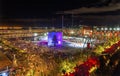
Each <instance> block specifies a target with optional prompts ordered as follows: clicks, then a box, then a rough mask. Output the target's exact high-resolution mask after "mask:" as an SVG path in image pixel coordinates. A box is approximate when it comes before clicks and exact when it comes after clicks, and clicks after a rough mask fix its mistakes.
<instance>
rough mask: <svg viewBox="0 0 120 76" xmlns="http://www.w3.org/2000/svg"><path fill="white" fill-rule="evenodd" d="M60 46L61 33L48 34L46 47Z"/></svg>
mask: <svg viewBox="0 0 120 76" xmlns="http://www.w3.org/2000/svg"><path fill="white" fill-rule="evenodd" d="M61 45H62V32H49V33H48V46H61Z"/></svg>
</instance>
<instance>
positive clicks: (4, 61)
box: [0, 51, 12, 70]
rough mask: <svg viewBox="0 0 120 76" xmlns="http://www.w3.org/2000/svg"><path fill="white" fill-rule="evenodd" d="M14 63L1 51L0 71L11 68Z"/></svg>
mask: <svg viewBox="0 0 120 76" xmlns="http://www.w3.org/2000/svg"><path fill="white" fill-rule="evenodd" d="M11 64H12V62H11V61H10V60H9V59H8V58H7V57H6V56H5V55H4V54H3V53H2V52H1V51H0V70H2V69H4V68H5V67H7V66H10V65H11Z"/></svg>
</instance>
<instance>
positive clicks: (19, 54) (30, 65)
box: [3, 39, 84, 76]
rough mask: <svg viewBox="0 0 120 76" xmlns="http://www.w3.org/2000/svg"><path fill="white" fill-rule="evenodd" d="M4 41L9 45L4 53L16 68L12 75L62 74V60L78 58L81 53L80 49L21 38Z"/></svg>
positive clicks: (38, 75) (57, 75)
mask: <svg viewBox="0 0 120 76" xmlns="http://www.w3.org/2000/svg"><path fill="white" fill-rule="evenodd" d="M3 42H4V46H6V47H7V49H3V50H4V53H5V54H6V55H7V56H8V57H9V58H10V60H12V62H13V65H12V69H14V70H13V71H12V72H10V75H11V76H46V75H49V76H61V72H60V70H59V69H60V64H61V62H62V61H63V60H66V59H68V60H72V61H74V60H76V59H77V60H78V59H80V58H79V57H80V54H81V50H80V49H76V53H75V49H69V48H59V47H58V48H57V47H47V46H38V45H36V44H34V43H32V42H31V41H24V40H21V39H14V40H12V39H8V40H6V41H3ZM5 50H6V51H5ZM66 50H67V52H66ZM68 50H70V51H69V52H68ZM72 51H74V52H73V53H72ZM78 52H79V53H78ZM76 54H77V57H76ZM83 59H84V58H83Z"/></svg>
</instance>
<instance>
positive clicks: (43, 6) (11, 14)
mask: <svg viewBox="0 0 120 76" xmlns="http://www.w3.org/2000/svg"><path fill="white" fill-rule="evenodd" d="M117 2H119V0H2V2H1V5H2V8H1V13H2V17H3V18H47V17H54V16H56V12H58V11H66V10H72V9H77V8H82V7H88V8H91V7H103V6H108V5H109V4H110V3H117Z"/></svg>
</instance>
